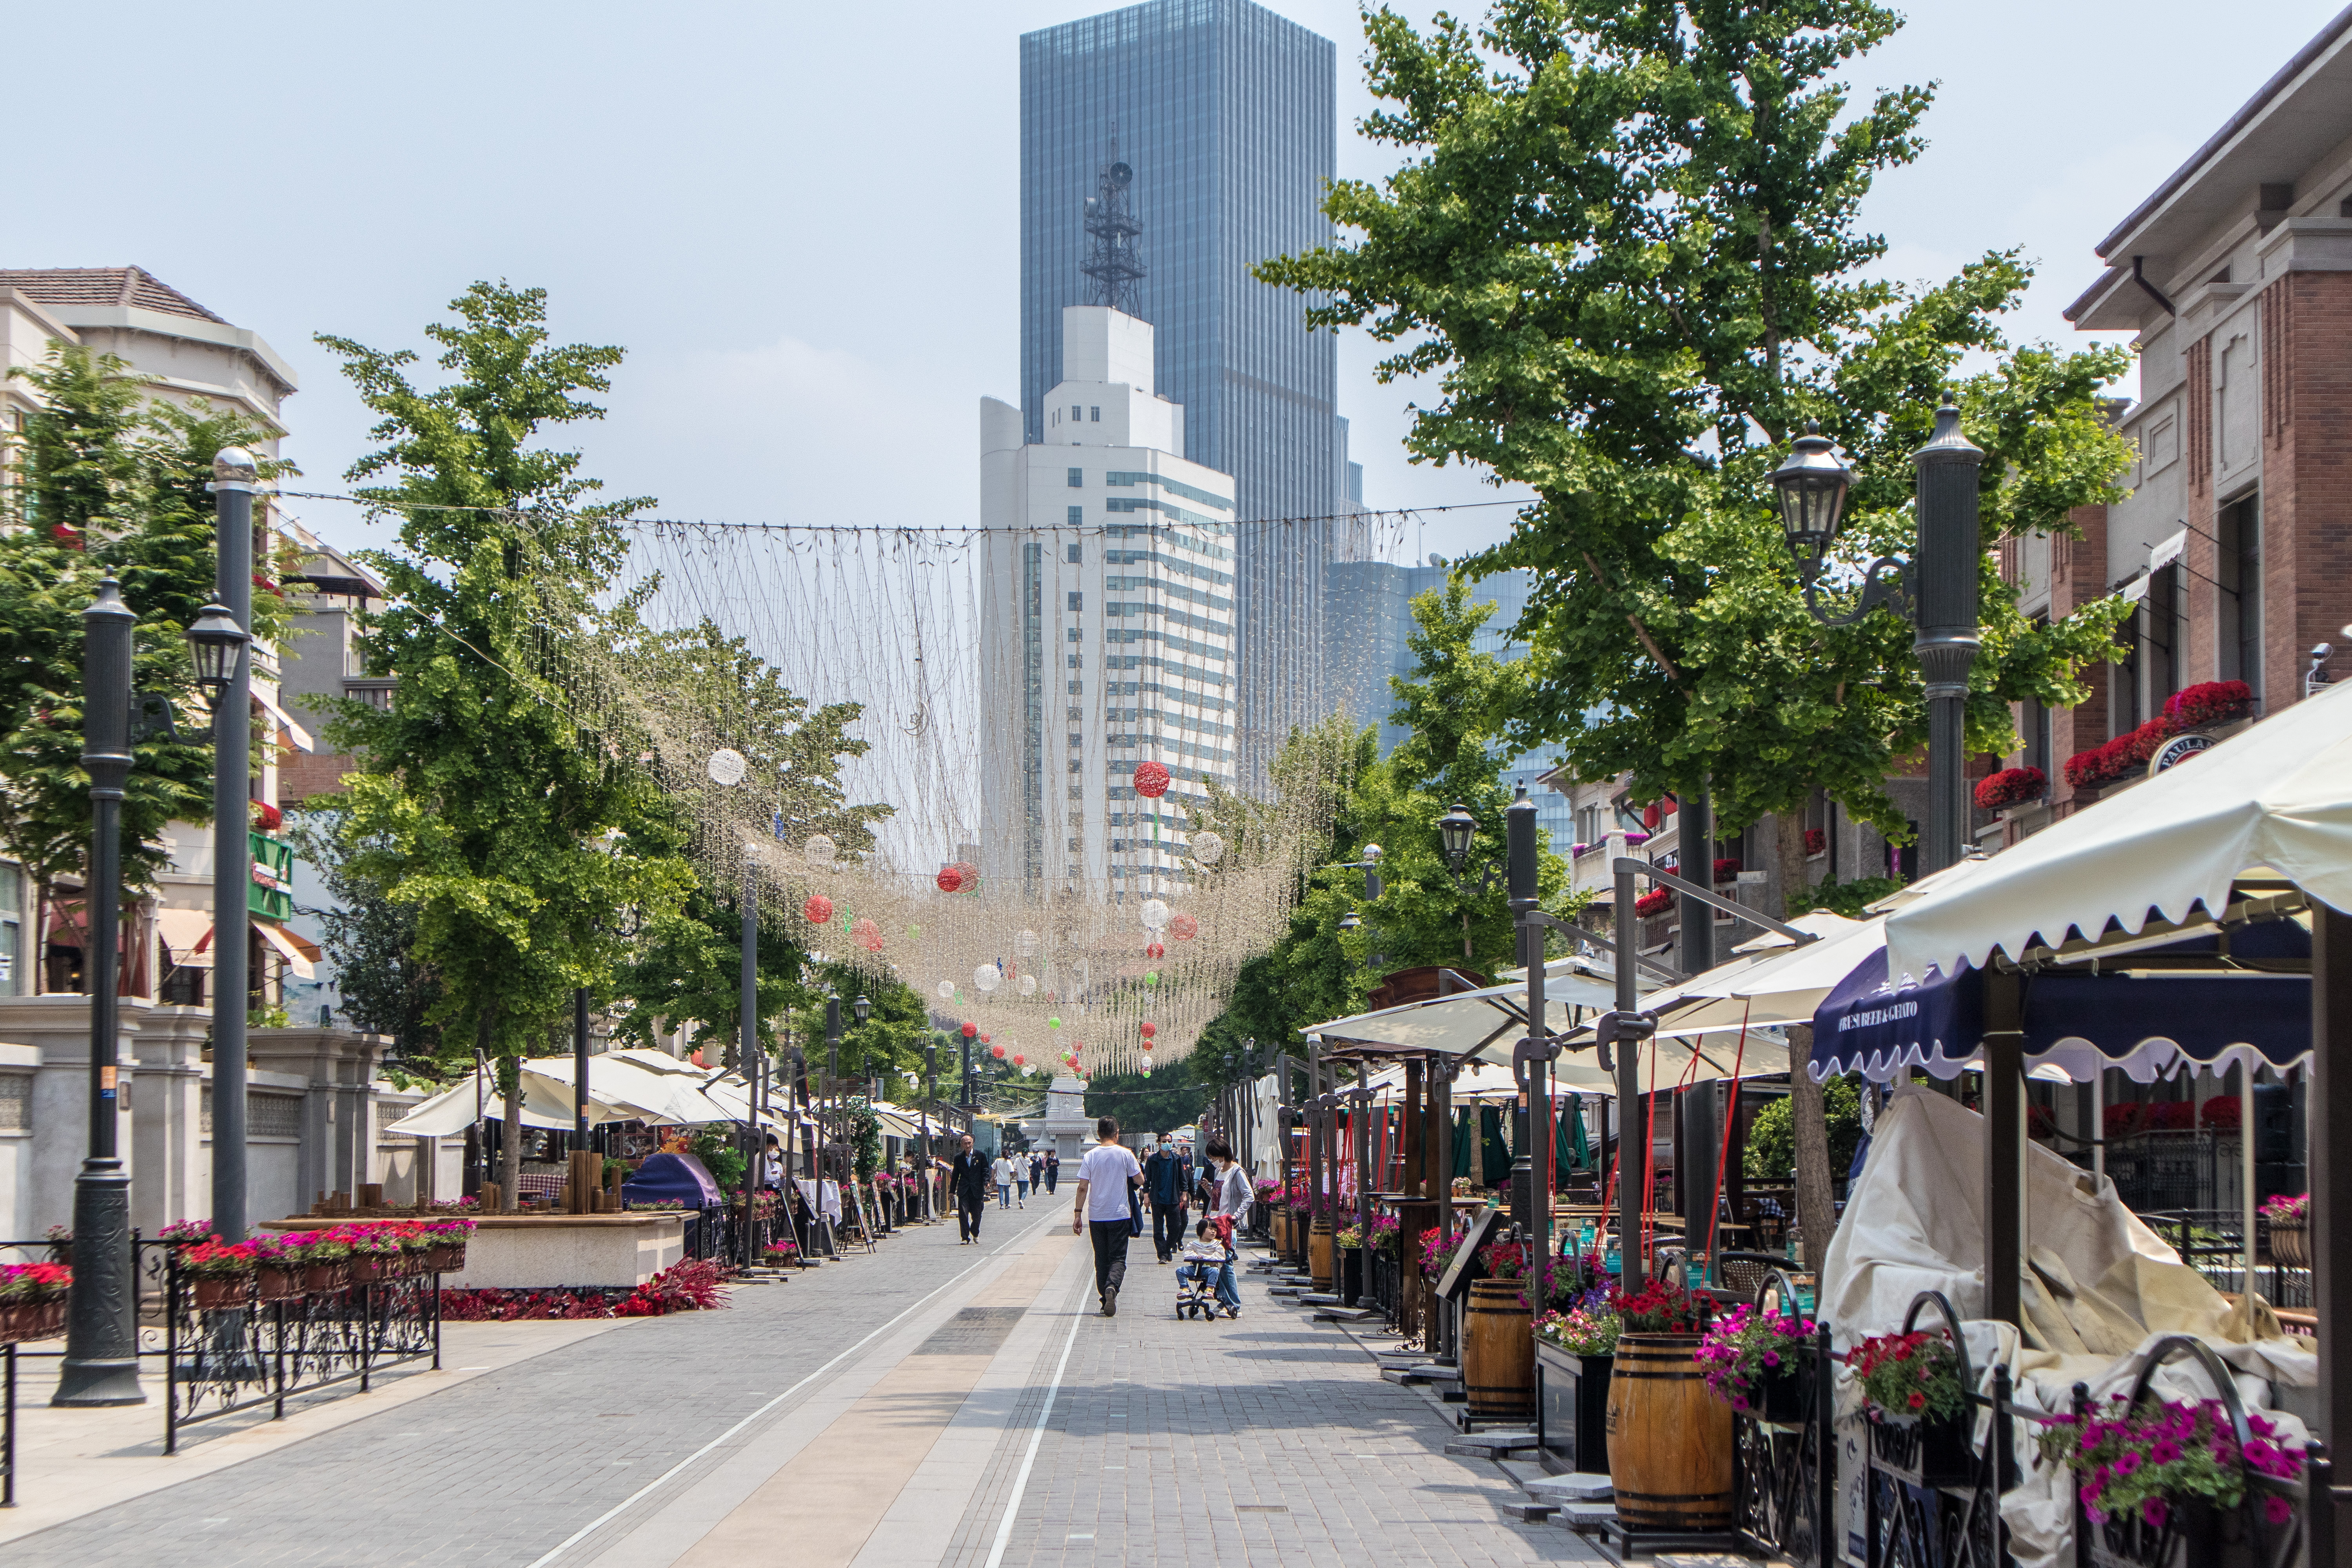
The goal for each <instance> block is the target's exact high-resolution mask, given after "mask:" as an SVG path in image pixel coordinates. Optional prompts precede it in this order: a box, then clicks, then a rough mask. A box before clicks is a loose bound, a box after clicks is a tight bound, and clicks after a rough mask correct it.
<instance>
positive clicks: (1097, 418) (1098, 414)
mask: <svg viewBox="0 0 2352 1568" xmlns="http://www.w3.org/2000/svg"><path fill="white" fill-rule="evenodd" d="M1093 422H1094V423H1095V424H1097V425H1099V424H1101V423H1102V410H1101V409H1099V408H1097V409H1095V410H1094V421H1093Z"/></svg>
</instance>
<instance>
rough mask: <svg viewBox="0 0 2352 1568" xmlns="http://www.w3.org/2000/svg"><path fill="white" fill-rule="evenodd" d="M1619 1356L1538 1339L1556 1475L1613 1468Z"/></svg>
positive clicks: (1539, 1378) (1541, 1425)
mask: <svg viewBox="0 0 2352 1568" xmlns="http://www.w3.org/2000/svg"><path fill="white" fill-rule="evenodd" d="M1615 1363H1616V1358H1615V1357H1614V1356H1605V1355H1578V1354H1575V1353H1574V1352H1570V1351H1564V1350H1562V1349H1560V1348H1559V1346H1558V1345H1556V1344H1553V1343H1552V1342H1549V1340H1543V1339H1538V1340H1537V1341H1536V1403H1537V1407H1538V1416H1537V1425H1538V1431H1540V1432H1541V1433H1542V1435H1543V1452H1542V1458H1543V1467H1544V1468H1545V1469H1547V1470H1549V1471H1550V1472H1551V1473H1552V1474H1554V1475H1567V1474H1570V1473H1571V1472H1574V1471H1579V1470H1581V1471H1583V1472H1584V1473H1585V1474H1587V1475H1606V1474H1607V1473H1608V1471H1609V1372H1610V1368H1611V1367H1612V1366H1613V1365H1614V1364H1615Z"/></svg>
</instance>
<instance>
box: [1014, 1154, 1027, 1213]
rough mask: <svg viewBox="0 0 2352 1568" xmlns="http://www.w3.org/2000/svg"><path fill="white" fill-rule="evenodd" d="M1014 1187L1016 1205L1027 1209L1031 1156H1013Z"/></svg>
mask: <svg viewBox="0 0 2352 1568" xmlns="http://www.w3.org/2000/svg"><path fill="white" fill-rule="evenodd" d="M1013 1189H1014V1190H1013V1203H1014V1205H1015V1206H1016V1207H1020V1208H1024V1209H1025V1208H1027V1207H1028V1206H1029V1156H1028V1155H1026V1154H1015V1155H1013Z"/></svg>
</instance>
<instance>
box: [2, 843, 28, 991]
mask: <svg viewBox="0 0 2352 1568" xmlns="http://www.w3.org/2000/svg"><path fill="white" fill-rule="evenodd" d="M23 889H24V878H23V876H22V874H21V873H20V872H18V871H17V869H16V867H14V866H0V996H14V995H16V994H17V993H18V992H19V991H20V990H22V989H23V988H24V980H23V976H24V973H25V969H24V964H25V960H24V952H25V946H24V931H25V928H24V925H23V923H22V922H23V920H24V912H23V908H24V906H23V903H22V900H23V898H24V891H23Z"/></svg>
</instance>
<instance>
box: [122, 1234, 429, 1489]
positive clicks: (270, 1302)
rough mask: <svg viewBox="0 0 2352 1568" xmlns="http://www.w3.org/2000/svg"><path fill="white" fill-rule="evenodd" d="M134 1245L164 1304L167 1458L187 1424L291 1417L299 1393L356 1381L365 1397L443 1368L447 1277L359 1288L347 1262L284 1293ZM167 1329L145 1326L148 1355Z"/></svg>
mask: <svg viewBox="0 0 2352 1568" xmlns="http://www.w3.org/2000/svg"><path fill="white" fill-rule="evenodd" d="M135 1245H136V1247H137V1248H138V1258H139V1265H138V1268H139V1279H140V1283H141V1291H140V1294H141V1297H142V1300H149V1299H154V1300H158V1301H159V1302H160V1305H161V1307H162V1315H163V1322H162V1323H161V1325H160V1332H161V1335H162V1339H163V1346H162V1354H163V1365H164V1373H165V1376H164V1390H165V1401H164V1417H163V1451H164V1452H165V1453H166V1454H171V1453H176V1452H177V1451H178V1449H179V1440H180V1429H181V1428H182V1427H184V1426H194V1425H196V1424H198V1423H200V1422H205V1421H213V1420H217V1419H219V1418H220V1417H221V1416H224V1415H235V1414H236V1413H237V1412H238V1411H242V1410H253V1409H257V1408H258V1407H260V1406H261V1405H268V1406H270V1416H271V1419H273V1420H277V1419H282V1418H283V1417H284V1416H285V1415H286V1402H287V1400H288V1399H289V1398H290V1397H293V1396H295V1395H299V1394H310V1393H315V1392H317V1391H319V1390H321V1389H327V1388H332V1387H335V1386H337V1385H338V1384H346V1383H357V1384H359V1388H360V1392H361V1393H362V1394H364V1393H366V1392H367V1390H368V1385H369V1382H370V1380H371V1379H372V1378H373V1377H374V1375H375V1374H376V1373H380V1372H383V1371H384V1370H386V1369H387V1368H390V1367H394V1366H400V1365H403V1364H404V1363H409V1362H415V1361H425V1360H430V1361H431V1362H432V1363H433V1366H434V1369H435V1370H436V1371H438V1370H439V1368H440V1365H441V1276H440V1274H439V1272H437V1271H434V1270H428V1269H423V1268H417V1269H415V1270H412V1271H403V1272H399V1273H388V1274H387V1275H386V1276H385V1277H383V1278H376V1279H353V1278H352V1273H351V1266H350V1265H339V1266H337V1267H335V1268H311V1269H307V1270H305V1271H304V1274H303V1276H302V1279H301V1282H300V1284H299V1286H296V1285H295V1284H294V1279H295V1277H294V1276H293V1275H291V1274H288V1275H284V1276H273V1277H271V1278H272V1283H273V1287H277V1288H272V1289H265V1287H264V1285H263V1283H262V1279H263V1277H262V1276H248V1277H247V1278H245V1279H238V1280H199V1279H193V1278H191V1277H190V1276H189V1275H188V1274H187V1273H186V1272H185V1271H184V1270H183V1269H182V1268H181V1267H180V1249H179V1248H178V1247H174V1246H173V1245H171V1244H170V1243H168V1242H161V1241H140V1242H137V1243H136V1244H135ZM399 1267H402V1268H404V1269H405V1266H404V1265H402V1266H399ZM281 1280H282V1282H283V1283H282V1285H280V1284H279V1281H281ZM200 1295H201V1297H202V1299H203V1303H204V1304H201V1305H200V1304H199V1297H200ZM142 1318H143V1314H142ZM158 1330H159V1325H156V1324H154V1323H152V1321H142V1323H141V1325H140V1340H141V1353H142V1355H146V1354H152V1353H155V1352H152V1351H151V1350H149V1349H148V1348H147V1346H148V1342H149V1340H150V1339H151V1337H152V1336H154V1335H155V1334H156V1333H157V1332H158Z"/></svg>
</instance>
